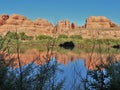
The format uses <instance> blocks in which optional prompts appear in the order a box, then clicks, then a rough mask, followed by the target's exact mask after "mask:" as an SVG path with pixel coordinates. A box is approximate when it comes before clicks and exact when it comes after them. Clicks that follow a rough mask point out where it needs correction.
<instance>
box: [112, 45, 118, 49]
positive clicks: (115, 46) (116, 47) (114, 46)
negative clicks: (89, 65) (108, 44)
mask: <svg viewBox="0 0 120 90" xmlns="http://www.w3.org/2000/svg"><path fill="white" fill-rule="evenodd" d="M112 48H115V49H120V45H113V46H112Z"/></svg>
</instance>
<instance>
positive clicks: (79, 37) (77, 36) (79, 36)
mask: <svg viewBox="0 0 120 90" xmlns="http://www.w3.org/2000/svg"><path fill="white" fill-rule="evenodd" d="M70 38H72V39H82V36H81V35H71V36H70Z"/></svg>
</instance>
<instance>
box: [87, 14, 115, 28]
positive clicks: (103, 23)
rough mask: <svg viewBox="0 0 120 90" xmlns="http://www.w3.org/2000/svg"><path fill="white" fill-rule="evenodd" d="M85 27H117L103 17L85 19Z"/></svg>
mask: <svg viewBox="0 0 120 90" xmlns="http://www.w3.org/2000/svg"><path fill="white" fill-rule="evenodd" d="M85 27H86V28H91V29H97V28H98V29H99V28H100V29H104V28H111V27H117V25H116V24H115V23H113V22H112V21H111V20H109V19H107V18H106V17H104V16H91V17H88V18H87V19H86V24H85Z"/></svg>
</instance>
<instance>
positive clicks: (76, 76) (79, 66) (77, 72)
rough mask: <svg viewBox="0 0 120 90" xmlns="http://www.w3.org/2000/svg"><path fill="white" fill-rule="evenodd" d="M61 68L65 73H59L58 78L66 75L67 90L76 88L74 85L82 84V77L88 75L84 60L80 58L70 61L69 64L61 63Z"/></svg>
mask: <svg viewBox="0 0 120 90" xmlns="http://www.w3.org/2000/svg"><path fill="white" fill-rule="evenodd" d="M59 68H61V69H62V70H64V73H58V74H57V78H58V80H60V79H63V78H64V77H65V83H64V88H65V90H74V87H77V86H78V85H81V83H80V81H81V80H80V79H81V77H82V78H84V77H85V76H86V72H87V69H86V67H85V64H84V60H82V59H78V60H76V61H75V62H72V61H69V63H68V65H66V66H65V65H63V64H61V65H59Z"/></svg>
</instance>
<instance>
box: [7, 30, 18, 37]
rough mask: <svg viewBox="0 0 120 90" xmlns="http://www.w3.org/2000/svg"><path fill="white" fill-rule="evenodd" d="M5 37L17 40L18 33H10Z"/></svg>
mask: <svg viewBox="0 0 120 90" xmlns="http://www.w3.org/2000/svg"><path fill="white" fill-rule="evenodd" d="M5 37H6V38H10V39H17V33H16V32H10V31H8V32H7V34H6V35H5Z"/></svg>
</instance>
